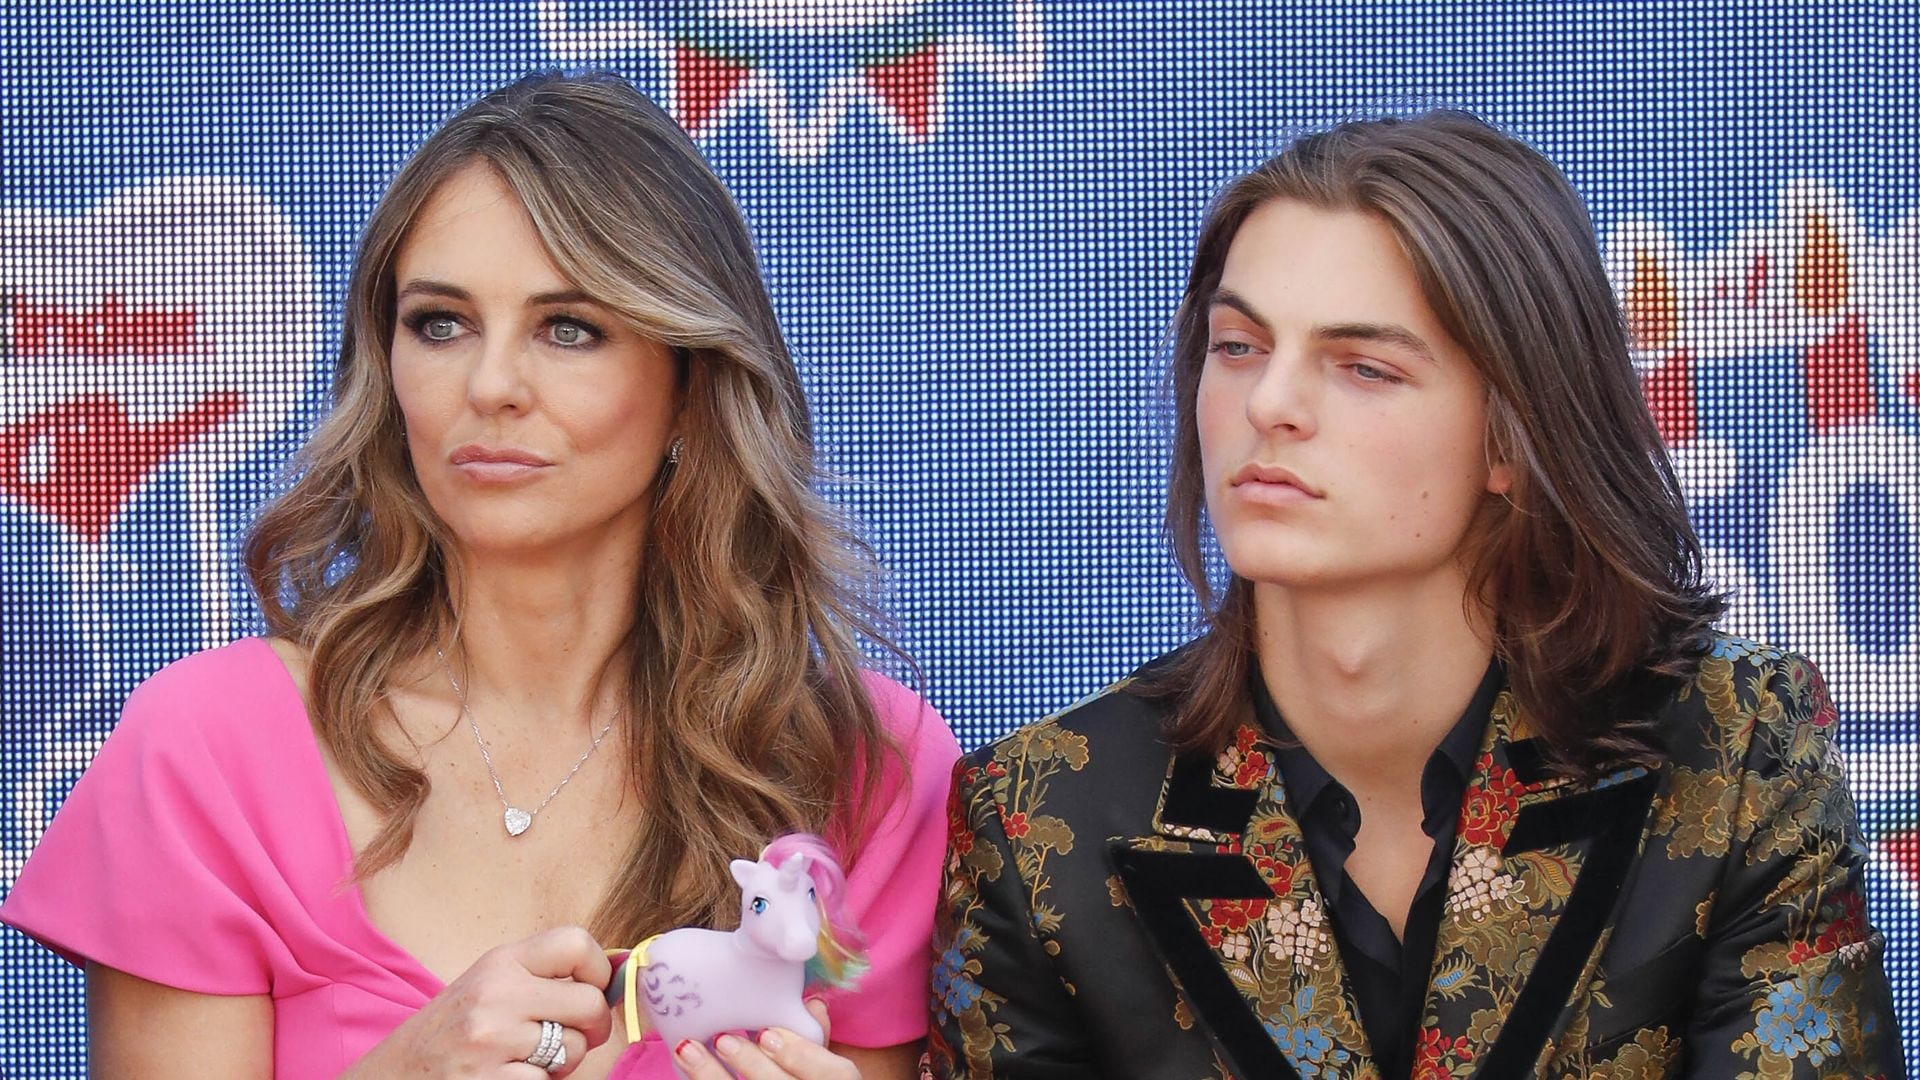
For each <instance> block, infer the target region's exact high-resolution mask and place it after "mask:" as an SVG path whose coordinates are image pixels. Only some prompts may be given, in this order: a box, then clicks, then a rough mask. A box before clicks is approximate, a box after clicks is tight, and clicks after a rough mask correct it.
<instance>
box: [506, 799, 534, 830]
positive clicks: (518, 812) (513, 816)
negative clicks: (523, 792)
mask: <svg viewBox="0 0 1920 1080" xmlns="http://www.w3.org/2000/svg"><path fill="white" fill-rule="evenodd" d="M506 822H507V835H508V836H519V835H520V834H521V833H523V832H526V831H527V827H528V826H529V825H532V824H533V815H532V814H529V813H527V812H526V811H525V810H522V809H520V808H519V807H517V806H509V807H507V813H506Z"/></svg>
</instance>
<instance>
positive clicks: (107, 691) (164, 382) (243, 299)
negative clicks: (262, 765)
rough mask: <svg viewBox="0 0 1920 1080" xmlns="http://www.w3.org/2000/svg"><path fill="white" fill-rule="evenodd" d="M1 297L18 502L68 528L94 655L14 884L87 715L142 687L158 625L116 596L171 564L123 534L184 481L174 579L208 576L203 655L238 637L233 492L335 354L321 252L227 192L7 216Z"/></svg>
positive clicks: (171, 506) (61, 724)
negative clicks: (239, 471) (145, 638)
mask: <svg viewBox="0 0 1920 1080" xmlns="http://www.w3.org/2000/svg"><path fill="white" fill-rule="evenodd" d="M0 302H3V303H4V311H3V312H0V334H3V335H4V337H0V357H3V363H4V366H3V367H0V500H4V501H5V502H6V503H7V504H9V505H10V506H11V507H12V508H13V509H14V510H15V511H17V512H25V513H28V514H31V515H35V516H37V517H38V518H39V519H41V520H42V521H44V522H45V523H46V524H48V525H50V526H51V527H52V528H51V529H50V530H47V531H49V532H50V533H51V534H52V535H53V537H54V538H55V539H54V541H53V543H54V549H53V551H52V552H50V554H49V557H48V561H47V565H46V566H45V568H44V572H45V573H46V574H48V575H50V576H52V577H53V578H54V579H55V580H56V581H58V582H59V585H60V589H59V591H60V592H61V593H62V594H64V596H65V597H66V599H67V602H68V604H69V611H68V612H67V615H68V618H69V619H70V621H71V625H72V626H73V628H74V629H75V632H76V634H77V640H78V643H79V646H80V651H81V655H82V657H83V659H82V665H83V670H82V671H80V672H78V673H77V674H76V675H70V676H68V677H67V678H66V680H65V682H64V683H63V685H61V686H60V687H59V688H58V693H59V695H60V700H59V704H58V705H57V707H56V708H55V710H54V711H53V712H54V714H53V715H50V716H37V717H34V718H32V722H33V723H34V725H35V727H36V729H37V732H38V736H37V742H38V745H37V748H35V749H34V750H30V751H29V754H30V756H29V761H30V762H32V763H33V764H32V765H31V766H30V767H29V769H28V771H27V772H26V774H25V775H23V776H21V777H19V778H18V779H19V786H17V787H16V788H15V789H14V790H13V792H12V793H11V795H12V797H11V800H10V801H11V803H12V806H11V810H12V813H11V814H9V817H10V818H11V819H12V820H11V825H12V826H13V830H12V831H13V836H12V837H10V838H9V839H10V840H11V841H12V842H11V843H9V844H7V846H6V848H5V850H4V851H0V880H11V878H12V876H13V873H14V872H15V871H17V869H18V866H19V860H20V859H21V858H23V857H24V853H25V851H26V850H27V849H28V848H30V847H31V845H32V843H33V842H34V841H35V840H36V839H37V838H38V836H39V835H40V832H41V831H42V830H43V829H44V827H45V820H44V819H45V817H46V814H47V811H48V807H49V806H50V805H51V802H52V796H54V795H55V794H57V793H61V792H64V790H65V788H66V787H67V786H70V785H71V783H72V780H73V777H74V776H75V775H76V774H77V772H78V771H79V769H80V768H82V767H84V765H85V764H86V762H87V761H89V760H90V759H91V758H92V755H93V752H94V751H95V750H96V749H98V744H99V741H100V736H99V735H98V734H83V733H82V732H84V731H85V730H86V725H85V724H84V723H82V720H83V719H84V718H86V717H88V716H90V715H94V714H95V713H96V712H97V711H98V710H100V709H103V708H104V709H111V708H112V707H113V706H114V705H115V704H116V702H112V701H109V700H107V699H108V698H113V697H117V696H118V695H119V694H121V693H124V690H125V678H124V676H123V674H122V673H120V672H118V671H117V661H116V657H117V656H118V654H119V653H120V651H121V649H120V648H116V645H119V646H122V647H124V644H125V642H126V641H127V639H128V635H130V634H131V635H135V636H136V637H137V634H138V631H139V628H138V627H114V626H110V625H109V619H110V617H111V616H110V614H109V611H108V600H109V596H108V595H107V590H108V589H109V588H111V587H113V586H112V585H110V584H109V582H110V581H112V580H121V579H127V578H132V577H134V576H135V574H134V572H135V571H141V570H144V571H145V572H147V573H153V572H156V568H155V567H152V566H146V567H141V566H138V565H136V564H135V563H134V562H133V560H132V558H131V555H130V553H129V552H127V551H125V550H122V548H121V546H120V545H118V544H117V543H116V540H117V537H118V532H119V530H120V527H121V526H122V525H123V524H124V523H125V522H126V520H127V519H128V517H129V515H130V513H131V512H132V511H133V510H134V508H135V507H136V506H146V505H147V504H148V501H149V500H153V499H157V498H159V496H157V495H155V494H154V490H155V488H156V486H157V481H159V480H160V479H161V478H162V477H165V478H167V479H169V480H172V481H175V483H174V484H173V485H170V486H169V487H168V489H167V490H168V491H169V493H171V492H174V491H178V492H181V493H182V495H181V496H180V497H179V498H180V501H178V502H168V503H167V504H165V505H158V504H155V505H152V506H151V507H150V509H152V510H154V511H155V512H156V513H157V514H158V515H159V517H160V519H161V520H162V521H163V522H164V523H165V526H166V527H167V528H169V529H178V530H179V532H180V533H181V534H182V535H183V536H184V537H185V538H186V540H187V543H186V544H185V545H184V546H185V547H186V549H187V551H188V552H189V553H190V557H189V562H190V565H187V566H181V567H177V568H176V567H168V566H161V567H158V568H157V572H159V573H162V574H168V575H174V574H177V575H180V579H181V580H183V581H188V582H191V584H192V593H193V595H194V596H195V597H196V598H197V602H196V607H197V623H198V628H199V636H200V642H199V643H200V644H201V645H202V646H207V645H215V644H219V643H222V642H225V641H227V640H230V639H231V638H232V637H233V636H234V634H235V633H236V627H237V623H236V619H235V613H234V611H233V599H232V597H233V592H234V576H233V575H234V567H233V564H232V560H231V557H230V555H229V554H228V552H229V541H230V539H231V537H232V536H233V535H234V533H235V532H236V531H237V529H238V528H239V526H240V525H241V524H242V522H243V520H244V518H245V515H246V514H247V513H248V512H249V510H250V509H251V507H249V506H245V505H225V504H224V502H223V497H222V490H223V489H222V480H223V479H225V478H228V474H230V473H231V472H232V471H233V470H234V469H235V468H236V467H238V466H241V465H242V464H243V463H251V462H253V460H254V459H255V458H256V457H257V455H258V453H259V450H260V447H261V444H262V442H263V441H264V440H266V439H267V438H269V437H271V436H272V435H274V434H275V433H276V432H277V431H278V430H279V429H280V428H281V427H282V426H284V425H285V424H286V423H287V421H288V419H289V418H290V415H291V413H292V411H293V409H294V407H295V405H296V403H297V401H298V399H299V397H300V395H301V394H302V393H303V392H304V391H305V390H306V389H307V387H308V386H309V384H310V382H311V380H312V377H313V375H314V372H315V370H316V368H317V359H318V358H317V356H316V353H315V350H316V346H317V327H316V323H315V318H316V307H315V285H314V280H313V271H312V260H311V259H310V257H309V256H308V254H307V251H306V248H305V246H304V244H302V242H301V240H300V238H299V236H298V235H297V234H296V233H295V231H294V229H293V227H292V225H291V223H290V222H288V220H287V219H286V217H285V216H284V215H282V214H281V213H280V212H279V211H278V210H277V209H276V208H275V207H274V206H273V205H272V204H271V203H269V202H268V201H267V200H266V199H265V198H264V197H262V196H261V195H259V194H258V193H256V192H254V191H253V190H251V189H249V188H247V187H245V186H242V185H240V184H237V183H235V182H232V181H229V180H225V179H219V178H175V179H168V180H162V181H158V182H154V183H151V184H146V185H142V186H139V187H135V188H131V189H128V190H125V191H122V192H119V193H117V194H115V195H113V196H112V197H110V198H108V199H106V200H104V201H102V202H100V203H99V204H97V205H95V206H94V207H92V208H90V209H89V210H87V211H85V212H83V213H80V214H78V215H73V216H66V215H60V214H51V213H47V212H44V211H40V210H36V209H28V208H18V207H14V208H7V209H4V210H0ZM249 479H257V478H251V477H250V478H249ZM227 501H232V500H231V498H230V497H229V498H228V499H227ZM115 570H125V571H126V573H124V574H118V575H116V574H114V573H112V572H113V571H115ZM47 677H49V678H50V677H52V673H48V676H47Z"/></svg>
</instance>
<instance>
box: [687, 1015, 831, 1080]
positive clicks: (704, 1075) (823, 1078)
mask: <svg viewBox="0 0 1920 1080" xmlns="http://www.w3.org/2000/svg"><path fill="white" fill-rule="evenodd" d="M807 1011H808V1012H810V1013H812V1014H813V1018H814V1019H815V1020H818V1021H819V1022H820V1031H821V1032H822V1035H823V1037H825V1038H827V1039H831V1037H832V1032H831V1031H829V1030H828V1026H827V1007H826V1005H825V1004H824V1003H822V1002H821V1001H819V1000H818V999H811V1000H809V1001H808V1002H807ZM714 1045H715V1048H716V1049H718V1050H719V1051H720V1056H719V1057H718V1058H715V1057H714V1055H712V1054H710V1053H708V1052H707V1049H706V1047H704V1046H701V1045H700V1044H699V1043H697V1042H693V1041H691V1040H689V1041H687V1042H683V1043H681V1044H680V1045H679V1046H677V1047H675V1048H674V1051H673V1056H674V1058H675V1060H677V1061H679V1063H680V1068H681V1069H682V1070H683V1071H685V1072H686V1074H687V1076H688V1077H690V1078H691V1080H732V1076H733V1075H734V1074H735V1073H737V1074H739V1076H740V1078H741V1080H860V1067H859V1066H857V1065H855V1064H854V1063H853V1062H851V1061H848V1060H847V1059H846V1058H844V1057H841V1056H840V1055H839V1054H836V1053H834V1052H833V1051H831V1050H829V1049H827V1048H826V1047H825V1046H820V1045H817V1044H815V1043H813V1042H812V1041H810V1040H808V1039H803V1038H801V1037H800V1036H798V1035H795V1034H794V1033H793V1032H791V1031H788V1030H787V1029H786V1028H777V1027H776V1028H768V1029H767V1030H765V1031H763V1032H761V1033H760V1042H759V1045H755V1044H753V1043H751V1042H748V1041H747V1040H745V1039H742V1038H740V1037H739V1036H737V1035H722V1036H720V1038H718V1039H716V1040H715V1041H714ZM721 1062H725V1063H726V1064H725V1065H723V1064H721ZM729 1066H731V1067H732V1069H733V1073H729V1072H728V1071H727V1068H728V1067H729Z"/></svg>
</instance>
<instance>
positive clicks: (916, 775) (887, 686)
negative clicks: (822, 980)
mask: <svg viewBox="0 0 1920 1080" xmlns="http://www.w3.org/2000/svg"><path fill="white" fill-rule="evenodd" d="M867 692H868V693H869V694H870V695H872V699H873V705H874V709H875V711H876V712H877V713H878V714H879V717H880V723H881V725H882V726H883V727H884V728H885V729H886V730H887V731H888V732H890V733H891V734H892V735H893V737H894V739H895V740H896V741H897V742H898V743H899V745H900V749H901V757H902V758H903V759H904V763H905V768H904V769H902V768H901V765H900V763H898V762H895V763H893V764H891V765H889V767H888V769H887V771H886V772H885V773H884V774H883V775H882V776H881V782H880V784H879V785H878V786H877V787H876V789H875V796H874V797H875V799H876V800H877V801H876V810H875V812H876V814H877V815H878V816H877V817H876V818H875V819H874V822H875V823H874V825H873V827H872V831H871V833H870V834H869V837H868V839H867V841H866V843H865V844H863V845H862V846H861V848H860V850H859V852H858V853H857V854H856V855H855V856H854V859H853V868H852V870H850V871H849V872H848V874H847V907H848V911H849V913H850V914H851V915H852V916H853V918H854V919H855V921H856V922H857V924H858V925H859V927H860V929H861V932H862V933H864V934H865V935H866V937H867V959H868V962H869V964H870V965H871V967H870V968H869V970H868V971H867V973H866V975H865V976H864V977H863V978H862V979H861V980H860V984H859V985H858V986H857V987H856V988H855V989H854V991H853V992H852V993H846V994H831V995H828V997H827V1007H828V1012H829V1015H830V1018H831V1020H832V1038H833V1041H835V1042H841V1043H846V1044H848V1045H850V1046H865V1047H879V1046H895V1045H898V1044H900V1043H906V1042H913V1041H915V1040H918V1039H921V1038H924V1037H925V1036H926V1033H927V1024H928V1021H929V1006H928V1002H929V1000H930V999H929V997H928V993H929V991H928V989H927V986H928V976H929V973H930V972H931V970H932V966H933V913H934V907H935V905H936V904H937V903H938V901H939V898H940V872H941V868H942V865H943V864H944V862H945V858H946V805H947V784H948V781H949V779H950V778H951V776H952V773H953V763H954V761H955V760H956V759H958V758H959V756H960V746H959V744H958V743H956V742H955V741H954V738H953V733H952V732H951V731H949V730H947V724H946V721H944V720H942V719H941V718H940V714H939V713H936V712H934V711H933V707H932V706H931V705H928V704H927V703H926V702H924V701H922V700H920V697H919V696H918V695H916V694H915V693H914V692H913V691H911V690H908V689H907V688H906V687H904V686H901V685H900V684H899V683H896V682H893V681H892V680H890V679H887V678H885V677H883V676H879V675H873V674H869V675H868V676H867Z"/></svg>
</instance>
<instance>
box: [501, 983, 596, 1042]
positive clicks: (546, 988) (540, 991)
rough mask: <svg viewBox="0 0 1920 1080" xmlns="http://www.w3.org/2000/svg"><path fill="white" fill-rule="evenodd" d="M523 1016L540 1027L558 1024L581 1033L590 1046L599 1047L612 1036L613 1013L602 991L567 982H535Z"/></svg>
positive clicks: (523, 1003) (528, 992) (524, 1001)
mask: <svg viewBox="0 0 1920 1080" xmlns="http://www.w3.org/2000/svg"><path fill="white" fill-rule="evenodd" d="M520 1008H521V1010H522V1012H523V1014H524V1015H525V1016H526V1017H527V1018H528V1019H530V1020H532V1021H533V1022H534V1026H535V1027H538V1026H540V1025H539V1022H540V1021H542V1020H556V1021H558V1022H559V1023H560V1024H561V1025H562V1026H563V1027H569V1028H572V1029H574V1030H575V1031H578V1032H580V1034H581V1035H582V1036H584V1037H585V1038H586V1040H587V1045H588V1046H590V1047H591V1046H599V1045H600V1044H601V1043H603V1042H606V1041H607V1038H608V1036H609V1035H611V1034H612V1033H613V1010H612V1009H609V1008H607V999H606V998H603V997H601V996H600V991H598V990H595V989H594V988H593V987H591V986H589V985H587V984H586V983H577V982H572V981H570V980H567V979H536V980H533V983H532V985H531V986H530V987H529V988H528V989H527V990H526V992H525V994H524V996H523V997H522V999H521V1004H520Z"/></svg>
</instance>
